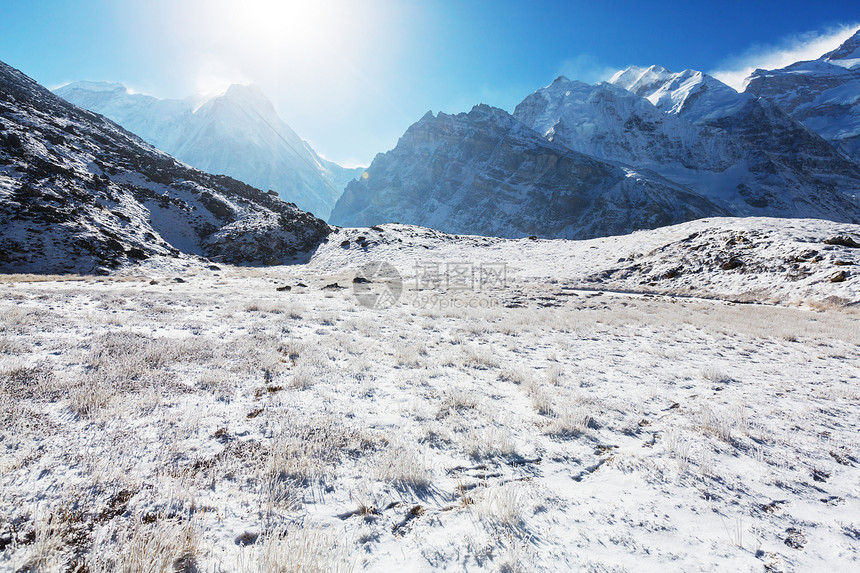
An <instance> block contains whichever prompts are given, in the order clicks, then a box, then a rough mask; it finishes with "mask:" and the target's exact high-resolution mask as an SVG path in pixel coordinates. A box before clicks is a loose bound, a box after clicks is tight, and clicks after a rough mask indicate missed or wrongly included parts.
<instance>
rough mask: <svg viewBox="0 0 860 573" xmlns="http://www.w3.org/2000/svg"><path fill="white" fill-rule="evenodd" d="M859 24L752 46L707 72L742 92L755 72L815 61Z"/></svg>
mask: <svg viewBox="0 0 860 573" xmlns="http://www.w3.org/2000/svg"><path fill="white" fill-rule="evenodd" d="M858 27H860V24H857V23H852V24H842V25H839V26H834V27H831V28H827V29H826V30H818V31H814V32H805V33H803V34H796V35H793V36H788V37H786V38H783V39H782V40H781V41H780V42H779V43H778V44H776V45H773V44H771V45H767V44H754V45H752V46H750V47H749V48H747V49H746V50H745V51H744V52H743V53H742V54H740V55H738V56H731V57H729V58H726V59H725V60H724V61H723V62H722V63H721V64H720V66H719V67H718V68H717V69H716V70H714V71H712V72H709V73H710V74H711V75H712V76H714V77H715V78H717V79H719V80H720V81H722V82H724V83H726V84H728V85H730V86H732V87H733V88H735V89H736V90H738V91H743V89H744V87H745V84H746V78H747V77H748V76H749V75H750V74H751V73H752V72H753V71H755V70H756V69H758V68H761V69H765V70H774V69H779V68H784V67H785V66H787V65H789V64H793V63H794V62H800V61H805V60H816V59H818V58H820V57H821V56H822V55H824V54H826V53H827V52H829V51H830V50H834V49H836V48H837V47H839V45H840V44H841V43H842V42H844V41H845V40H847V39H848V38H849V37H850V36H851V35H852V34H853V33H854V32H856V31H857V28H858Z"/></svg>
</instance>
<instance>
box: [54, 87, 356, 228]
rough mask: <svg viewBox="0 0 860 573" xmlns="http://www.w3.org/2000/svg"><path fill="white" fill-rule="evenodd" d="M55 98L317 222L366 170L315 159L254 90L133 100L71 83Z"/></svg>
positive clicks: (112, 90) (119, 91)
mask: <svg viewBox="0 0 860 573" xmlns="http://www.w3.org/2000/svg"><path fill="white" fill-rule="evenodd" d="M56 94H57V95H59V96H61V97H63V98H64V99H66V100H68V101H70V102H72V103H74V104H75V105H79V106H81V107H83V108H85V109H88V110H90V111H94V112H96V113H100V114H102V115H104V116H105V117H107V118H109V119H111V120H113V121H115V122H117V123H118V124H120V125H121V126H123V127H124V128H126V129H128V130H129V131H131V132H133V133H135V134H136V135H139V136H140V137H141V138H143V139H144V140H146V141H147V142H148V143H151V144H152V145H154V146H156V147H157V148H159V149H161V150H163V151H166V152H167V153H169V154H170V155H172V156H174V157H176V158H178V159H180V160H182V161H184V162H186V163H188V164H189V165H192V166H194V167H196V168H198V169H202V170H204V171H207V172H210V173H223V174H225V175H229V176H231V177H235V178H236V179H239V180H240V181H244V182H246V183H248V184H250V185H253V186H255V187H259V188H260V189H264V190H265V189H272V190H274V191H275V192H277V193H278V195H280V196H281V198H283V199H285V200H286V201H291V202H293V203H295V204H296V205H298V206H299V207H300V208H301V209H304V210H306V211H310V212H313V213H314V214H316V215H318V216H320V217H322V218H327V217H328V216H329V214H330V213H331V209H332V207H333V206H334V204H335V202H336V201H337V199H338V198H339V197H340V195H341V193H342V192H343V189H344V187H345V186H346V184H347V183H348V182H349V181H351V180H352V179H354V178H356V177H358V176H359V175H360V174H361V172H362V171H363V169H360V168H357V169H349V168H344V167H341V166H340V165H337V164H336V163H333V162H331V161H327V160H325V159H323V158H322V157H320V156H319V155H318V154H317V153H316V152H315V151H314V150H313V149H312V148H311V147H310V145H308V144H307V143H306V142H305V141H302V139H301V138H300V137H299V136H298V135H297V134H296V133H295V132H294V131H293V130H292V128H290V126H289V125H287V124H286V123H285V122H284V121H283V120H282V119H281V118H280V117H279V116H278V114H277V112H276V111H275V108H274V107H273V106H272V103H271V102H270V101H269V100H268V99H267V98H266V96H265V95H264V94H263V92H262V91H260V89H259V88H257V87H256V86H254V85H247V86H245V85H232V86H230V88H229V89H227V91H226V92H225V93H223V94H220V95H217V96H214V97H210V98H205V97H200V96H192V97H189V98H186V99H184V100H167V99H164V100H163V99H157V98H154V97H152V96H148V95H143V94H133V93H130V92H129V91H128V90H127V89H126V87H125V86H123V85H122V84H116V83H107V82H75V83H72V84H69V85H66V86H63V87H62V88H59V89H58V90H56Z"/></svg>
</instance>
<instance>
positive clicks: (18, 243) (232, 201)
mask: <svg viewBox="0 0 860 573" xmlns="http://www.w3.org/2000/svg"><path fill="white" fill-rule="evenodd" d="M0 229H2V233H0V271H2V272H19V273H20V272H52V273H61V272H78V273H95V272H100V273H102V272H108V271H109V270H110V269H114V268H116V267H118V266H121V265H123V264H127V263H129V262H136V261H137V262H139V261H142V260H146V259H148V258H150V257H153V256H155V257H158V256H164V255H167V256H179V255H181V254H187V255H196V256H201V257H206V258H208V259H209V260H211V261H217V262H229V263H234V264H280V263H281V262H287V261H291V260H293V259H294V258H295V257H296V256H301V254H302V253H305V252H307V251H308V250H310V249H313V248H315V247H316V246H317V245H319V243H320V242H321V241H323V240H324V239H325V237H326V236H327V234H328V233H329V230H330V229H329V227H328V225H326V224H325V223H324V222H323V221H321V220H319V219H317V218H315V217H313V216H312V215H310V214H308V213H305V212H303V211H301V210H299V209H298V208H297V207H296V206H295V205H292V204H289V203H286V202H284V201H283V200H281V199H280V198H278V197H277V195H276V194H274V193H264V192H262V191H259V190H258V189H255V188H253V187H250V186H248V185H246V184H244V183H240V182H239V181H236V180H235V179H232V178H230V177H226V176H217V175H209V174H207V173H203V172H201V171H198V170H196V169H193V168H190V167H188V166H187V165H185V164H183V163H180V162H178V161H176V160H175V159H173V158H172V157H170V156H169V155H167V154H165V153H163V152H161V151H159V150H157V149H155V148H154V147H152V146H150V145H149V144H147V143H144V142H143V141H142V140H140V139H139V138H138V137H137V136H135V135H132V134H131V133H129V132H127V131H126V130H124V129H122V128H121V127H119V126H118V125H116V124H115V123H113V122H111V121H110V120H107V119H105V118H104V117H102V116H100V115H96V114H94V113H91V112H89V111H85V110H83V109H81V108H78V107H76V106H74V105H72V104H70V103H68V102H66V101H65V100H63V99H61V98H59V97H58V96H56V95H54V94H52V93H51V92H50V91H48V90H46V89H45V88H43V87H41V86H40V85H38V84H37V83H36V82H34V81H33V80H31V79H30V78H28V77H27V76H25V75H24V74H22V73H21V72H19V71H17V70H15V69H13V68H11V67H9V66H7V65H6V64H3V63H0Z"/></svg>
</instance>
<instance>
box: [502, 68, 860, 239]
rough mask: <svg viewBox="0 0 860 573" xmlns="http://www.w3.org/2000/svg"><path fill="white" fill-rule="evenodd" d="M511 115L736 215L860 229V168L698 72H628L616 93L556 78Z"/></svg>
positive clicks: (614, 85) (768, 107) (615, 83)
mask: <svg viewBox="0 0 860 573" xmlns="http://www.w3.org/2000/svg"><path fill="white" fill-rule="evenodd" d="M514 115H515V116H516V117H517V118H518V119H520V120H522V121H523V122H524V123H526V124H527V125H529V126H531V127H533V128H535V129H536V130H537V131H539V132H540V133H542V134H544V136H545V137H547V138H548V139H551V140H552V141H554V142H556V143H560V144H562V145H564V146H565V147H568V148H570V149H574V150H576V151H580V152H582V153H587V154H590V155H594V156H596V157H599V158H601V159H606V160H612V161H623V162H626V163H629V164H631V165H635V166H637V167H641V168H648V169H652V170H654V171H656V172H658V173H660V174H661V175H663V176H664V177H666V178H669V179H671V180H672V181H675V182H677V183H679V184H683V185H685V186H688V187H690V188H692V189H695V190H696V191H697V192H700V193H702V194H703V195H705V196H706V197H708V198H709V199H711V200H712V201H714V202H715V203H717V204H719V205H721V206H723V207H724V208H726V209H727V210H729V211H730V212H732V213H733V214H735V215H744V216H748V215H766V216H781V217H817V218H824V219H831V220H837V221H846V222H852V221H858V220H860V206H858V205H857V203H856V202H854V201H853V200H852V199H851V197H850V195H852V194H854V193H856V192H857V191H858V190H860V167H858V166H857V165H855V164H853V163H852V162H850V161H848V160H846V159H845V158H844V157H843V156H842V155H841V154H839V153H838V152H837V151H836V150H835V149H833V148H832V146H830V145H829V144H827V142H825V141H824V140H823V139H821V138H820V137H818V136H817V135H815V134H814V133H811V132H810V131H809V130H807V129H806V128H804V127H803V126H802V125H801V124H799V123H798V122H796V121H794V120H792V119H791V118H790V117H788V116H787V115H786V114H785V113H783V112H782V111H781V110H779V109H778V108H776V106H774V105H772V104H770V103H768V102H765V101H758V100H757V99H756V98H755V97H754V96H751V95H749V94H738V93H737V92H736V91H734V90H733V89H732V88H730V87H729V86H726V85H725V84H722V83H721V82H719V81H718V80H716V79H715V78H712V77H710V76H708V75H706V74H702V73H701V72H694V71H692V70H687V71H685V72H682V73H679V74H673V73H671V72H669V71H668V70H666V69H665V68H661V67H659V66H652V67H650V68H647V69H643V68H635V67H631V68H628V69H626V70H624V71H621V72H619V73H617V74H616V75H615V76H614V77H613V78H612V80H611V83H601V84H598V85H596V86H590V85H587V84H584V83H582V82H572V81H570V80H567V79H566V78H558V79H557V80H556V81H555V82H553V83H552V85H550V86H547V87H545V88H542V89H540V90H538V91H537V92H535V93H534V94H532V95H530V96H528V97H527V98H526V99H525V100H524V101H523V102H522V103H521V104H520V105H518V106H517V108H516V111H515V112H514Z"/></svg>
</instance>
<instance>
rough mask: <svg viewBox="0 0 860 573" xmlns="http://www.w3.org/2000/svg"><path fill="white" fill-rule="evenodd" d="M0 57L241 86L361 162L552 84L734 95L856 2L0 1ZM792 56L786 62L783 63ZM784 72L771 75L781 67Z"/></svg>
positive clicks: (845, 29)
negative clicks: (441, 115) (689, 71)
mask: <svg viewBox="0 0 860 573" xmlns="http://www.w3.org/2000/svg"><path fill="white" fill-rule="evenodd" d="M0 7H2V10H0V14H2V19H0V60H3V61H5V62H7V63H8V64H10V65H12V66H15V67H17V68H19V69H21V70H22V71H23V72H24V73H26V74H28V75H30V76H31V77H33V78H34V79H36V80H37V81H39V82H40V83H42V84H45V85H47V86H49V87H57V86H59V85H62V84H63V83H66V82H70V81H74V80H80V79H89V80H111V81H119V82H122V83H124V84H126V85H127V86H129V87H131V88H132V89H135V90H137V91H141V92H144V93H149V94H152V95H155V96H158V97H185V96H187V95H190V94H192V93H199V92H208V91H213V90H216V89H219V88H223V87H226V85H228V84H229V83H234V82H238V83H248V82H253V83H256V84H257V85H259V86H260V87H261V88H262V90H263V91H264V92H265V93H266V94H267V95H268V96H269V97H270V98H271V99H272V101H273V102H274V104H275V107H276V108H277V109H278V111H279V113H280V115H281V116H282V117H283V118H284V120H285V121H287V123H289V124H290V125H291V126H292V127H293V128H294V129H295V130H296V132H297V133H298V134H299V135H300V136H301V137H303V138H305V139H307V140H308V141H309V142H310V143H311V145H312V146H313V147H314V148H315V149H316V150H317V151H318V152H320V153H321V154H322V155H324V156H326V157H328V158H330V159H332V160H335V161H339V162H342V163H346V164H351V165H354V164H367V163H369V162H370V160H371V159H372V158H373V156H374V155H375V154H376V153H377V152H382V151H386V150H388V149H390V148H391V147H393V146H394V145H395V144H396V142H397V138H398V137H399V136H400V135H401V134H402V133H403V131H405V129H406V128H407V127H408V126H409V125H410V124H412V123H413V122H415V121H417V120H418V119H419V118H420V117H421V116H422V115H423V114H424V113H425V112H426V111H427V110H428V109H429V110H433V111H434V112H437V111H444V112H447V113H454V112H460V111H468V110H469V109H470V108H471V107H472V106H473V105H475V104H477V103H488V104H491V105H495V106H498V107H502V108H504V109H507V110H509V111H512V110H513V108H514V107H515V106H516V104H517V103H518V102H519V101H521V100H522V99H523V98H524V97H525V96H526V95H528V94H529V93H531V92H532V91H534V90H535V89H537V88H539V87H541V86H543V85H546V84H548V83H550V82H551V81H552V80H553V79H554V78H555V77H556V76H558V75H560V74H564V75H567V76H568V77H570V78H571V79H582V80H584V81H588V82H591V83H593V82H596V81H599V80H600V79H602V78H605V77H607V74H609V73H610V72H611V71H612V70H615V69H619V68H623V67H626V66H628V65H632V64H636V65H650V64H660V65H662V66H665V67H667V68H669V69H672V70H676V71H680V70H683V69H686V68H695V69H699V70H704V71H709V72H718V73H719V74H721V76H720V77H722V78H724V79H725V80H726V81H733V82H735V83H737V82H738V81H740V79H742V78H743V76H744V75H745V71H746V70H748V69H750V68H753V67H776V66H777V65H778V64H781V65H785V64H787V63H789V62H790V61H793V60H794V59H801V58H802V57H805V58H813V57H817V56H818V55H820V54H819V52H818V51H820V50H822V49H823V48H825V47H830V46H831V44H833V43H834V42H835V43H838V41H839V39H840V38H844V37H846V36H847V35H848V34H849V29H850V28H851V27H857V26H860V3H858V2H857V1H856V0H854V1H845V2H809V1H808V0H807V1H804V2H793V1H780V2H743V3H741V2H737V3H735V2H732V1H731V0H729V1H725V0H724V1H721V2H691V1H689V0H686V1H683V2H662V3H651V2H641V0H640V1H638V2H628V1H626V0H625V1H612V0H608V1H606V2H594V1H593V0H592V1H586V2H580V1H570V2H551V1H546V2H540V1H532V2H512V1H506V0H496V1H494V2H485V1H477V0H472V1H469V0H460V1H452V0H436V1H422V0H415V1H411V2H406V1H401V2H394V1H388V0H353V1H336V0H313V1H302V2H297V1H294V0H241V1H239V2H234V1H230V0H172V1H171V0H145V1H144V0H128V1H123V0H112V1H105V0H89V1H87V0H79V1H76V2H71V1H67V2H59V1H49V0H29V1H28V0H0ZM792 58H793V59H792ZM782 62H784V63H782Z"/></svg>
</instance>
